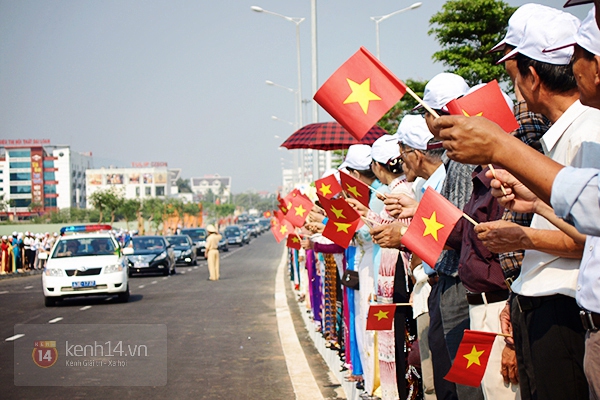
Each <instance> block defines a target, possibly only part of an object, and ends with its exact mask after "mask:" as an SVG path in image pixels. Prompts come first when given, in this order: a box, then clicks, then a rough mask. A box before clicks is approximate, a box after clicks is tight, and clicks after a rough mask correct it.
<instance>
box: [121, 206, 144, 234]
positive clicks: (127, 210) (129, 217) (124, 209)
mask: <svg viewBox="0 0 600 400" xmlns="http://www.w3.org/2000/svg"><path fill="white" fill-rule="evenodd" d="M141 208H142V203H141V202H140V200H139V199H126V200H123V203H122V204H121V207H120V208H119V213H120V214H121V215H123V219H125V224H126V225H127V230H129V222H130V221H133V220H135V219H136V218H137V215H138V212H139V211H140V209H141Z"/></svg>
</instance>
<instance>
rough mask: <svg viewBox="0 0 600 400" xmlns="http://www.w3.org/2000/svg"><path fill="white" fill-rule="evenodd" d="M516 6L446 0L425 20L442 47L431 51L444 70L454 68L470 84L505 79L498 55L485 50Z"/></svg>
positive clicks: (489, 0) (496, 39) (482, 0)
mask: <svg viewBox="0 0 600 400" xmlns="http://www.w3.org/2000/svg"><path fill="white" fill-rule="evenodd" d="M515 10H516V8H515V7H511V6H509V5H508V4H507V3H505V2H504V1H502V0H449V1H447V2H446V3H445V4H444V5H443V7H442V11H440V12H438V13H436V14H434V15H433V16H432V17H431V19H430V20H429V24H430V26H431V29H430V30H429V32H428V33H429V34H430V35H433V36H434V37H435V38H436V39H437V41H438V42H439V43H440V46H441V47H442V50H440V51H437V52H435V53H434V54H433V59H434V60H435V61H441V62H442V63H443V64H444V65H445V66H446V67H447V71H448V72H454V73H456V74H458V75H460V76H462V77H463V78H465V80H466V81H467V82H468V83H469V85H471V86H473V85H476V84H478V83H481V82H489V81H491V80H493V79H498V81H499V82H505V81H508V75H507V74H506V71H505V70H504V66H503V65H496V61H497V59H498V56H497V55H496V54H487V52H488V51H489V50H490V49H491V48H492V47H493V46H494V45H495V44H496V43H498V42H499V41H500V40H502V38H503V37H504V34H505V32H506V27H507V26H508V19H509V18H510V16H511V15H512V14H513V12H514V11H515Z"/></svg>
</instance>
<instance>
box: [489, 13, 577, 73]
mask: <svg viewBox="0 0 600 400" xmlns="http://www.w3.org/2000/svg"><path fill="white" fill-rule="evenodd" d="M580 24H581V21H580V20H579V18H577V17H576V16H574V15H572V14H569V13H566V12H564V11H559V12H557V13H545V14H541V15H539V16H536V17H535V18H530V19H529V21H527V25H526V26H525V32H524V33H523V38H522V39H521V41H520V42H519V44H518V45H517V47H515V49H514V50H513V51H511V52H510V53H508V54H507V55H506V56H504V57H502V58H501V59H500V61H498V64H499V63H503V62H504V61H506V60H510V59H512V58H514V57H516V55H517V53H520V54H523V55H524V56H527V57H529V58H531V59H533V60H536V61H540V62H544V63H548V64H553V65H568V64H569V63H570V62H571V57H572V56H573V48H572V47H565V48H563V49H560V50H557V51H551V52H544V49H548V48H552V47H555V46H556V45H558V44H560V43H563V42H564V41H565V40H568V39H569V38H570V37H572V36H574V35H575V34H576V33H577V29H579V25H580Z"/></svg>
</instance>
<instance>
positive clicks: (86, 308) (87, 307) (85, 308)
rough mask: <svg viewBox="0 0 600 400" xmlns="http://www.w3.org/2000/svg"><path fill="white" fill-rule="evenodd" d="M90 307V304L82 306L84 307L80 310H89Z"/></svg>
mask: <svg viewBox="0 0 600 400" xmlns="http://www.w3.org/2000/svg"><path fill="white" fill-rule="evenodd" d="M90 308H92V306H84V307H81V308H80V310H81V311H85V310H89V309H90Z"/></svg>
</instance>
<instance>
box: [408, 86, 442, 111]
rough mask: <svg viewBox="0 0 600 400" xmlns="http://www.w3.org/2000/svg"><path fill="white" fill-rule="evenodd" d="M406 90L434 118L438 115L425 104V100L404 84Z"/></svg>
mask: <svg viewBox="0 0 600 400" xmlns="http://www.w3.org/2000/svg"><path fill="white" fill-rule="evenodd" d="M406 92H407V93H408V94H410V95H411V96H412V97H413V98H414V99H415V100H416V101H417V102H418V103H419V104H420V105H422V106H423V107H424V108H425V109H426V110H427V111H428V112H429V113H430V114H431V115H433V116H434V117H435V118H439V117H440V115H439V114H438V113H437V112H436V111H435V110H434V109H433V108H431V107H429V106H428V105H427V104H425V102H424V101H423V99H421V98H420V97H419V96H418V95H417V94H416V93H415V92H413V91H412V89H411V88H409V87H408V86H406Z"/></svg>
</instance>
